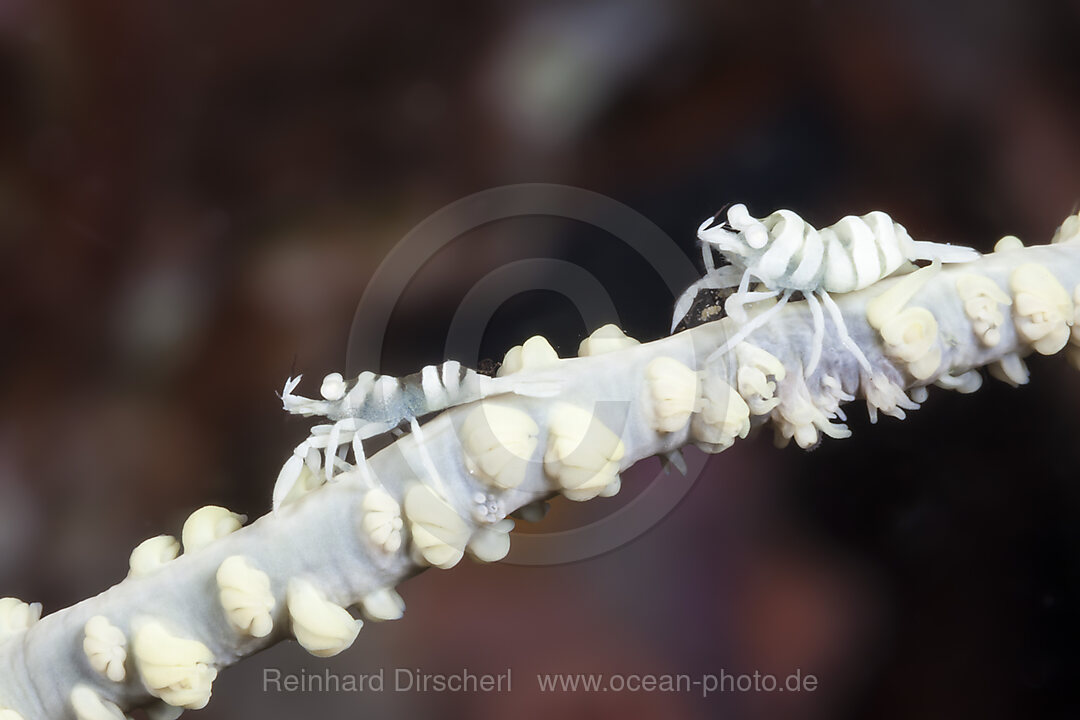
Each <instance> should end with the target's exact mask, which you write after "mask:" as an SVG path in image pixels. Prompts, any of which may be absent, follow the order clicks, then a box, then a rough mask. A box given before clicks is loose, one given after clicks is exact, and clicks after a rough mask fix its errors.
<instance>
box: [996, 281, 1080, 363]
mask: <svg viewBox="0 0 1080 720" xmlns="http://www.w3.org/2000/svg"><path fill="white" fill-rule="evenodd" d="M1009 286H1010V287H1011V288H1012V291H1013V296H1014V299H1013V314H1014V316H1015V320H1016V332H1017V334H1018V335H1019V336H1020V337H1021V338H1023V339H1024V340H1025V341H1027V342H1029V343H1031V346H1032V347H1033V348H1035V350H1036V352H1039V353H1041V354H1043V355H1053V354H1054V353H1056V352H1058V351H1059V350H1061V349H1062V348H1064V347H1065V345H1066V343H1068V342H1069V335H1070V329H1069V327H1070V326H1071V325H1072V324H1073V320H1074V318H1073V304H1072V300H1071V299H1070V298H1069V293H1068V291H1066V290H1065V288H1064V287H1062V285H1061V283H1060V282H1058V279H1057V278H1056V277H1054V274H1053V273H1051V272H1050V271H1049V270H1047V269H1046V268H1045V267H1043V266H1042V265H1039V264H1038V263H1026V264H1024V265H1021V266H1020V267H1018V268H1016V269H1015V270H1013V272H1012V275H1011V276H1010V277H1009Z"/></svg>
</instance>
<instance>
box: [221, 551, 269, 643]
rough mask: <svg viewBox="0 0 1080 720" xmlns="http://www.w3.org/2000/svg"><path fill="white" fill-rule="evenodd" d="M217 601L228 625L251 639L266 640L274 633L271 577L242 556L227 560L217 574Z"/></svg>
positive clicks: (233, 556)
mask: <svg viewBox="0 0 1080 720" xmlns="http://www.w3.org/2000/svg"><path fill="white" fill-rule="evenodd" d="M217 584H218V598H219V600H220V601H221V607H222V609H223V610H224V611H225V617H226V618H227V619H228V621H229V624H230V625H232V626H233V628H235V629H236V630H237V631H238V632H240V633H243V634H244V635H249V636H251V637H256V638H262V637H266V636H267V635H269V634H270V633H271V631H273V629H274V618H273V611H274V605H275V604H276V603H275V600H274V593H273V592H271V591H270V576H269V575H267V574H266V573H264V572H263V571H261V570H259V569H257V568H255V567H253V566H252V564H251V562H250V561H248V559H247V558H245V557H243V556H242V555H232V556H230V557H227V558H225V560H224V561H223V562H222V563H221V566H220V567H218V571H217Z"/></svg>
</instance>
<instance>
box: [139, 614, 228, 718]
mask: <svg viewBox="0 0 1080 720" xmlns="http://www.w3.org/2000/svg"><path fill="white" fill-rule="evenodd" d="M137 624H138V625H139V627H138V628H137V629H136V631H135V638H134V641H133V643H132V651H133V654H134V656H135V666H136V667H137V668H138V670H139V677H140V678H141V679H142V682H143V685H145V686H146V689H147V690H148V691H149V692H150V694H151V695H153V696H154V697H158V698H161V699H162V700H164V701H165V702H167V703H168V704H169V705H172V706H174V707H182V708H186V709H188V710H201V709H202V708H204V707H206V704H207V703H209V702H210V694H211V692H212V691H213V685H214V680H215V679H216V678H217V668H215V667H214V655H213V653H211V652H210V649H209V648H208V647H206V646H205V645H203V644H202V643H201V642H198V641H197V640H191V639H188V638H183V637H179V636H177V635H173V634H172V633H171V632H170V631H169V630H167V629H166V628H165V626H164V625H162V624H161V623H160V622H158V621H157V620H142V621H141V622H139V623H137Z"/></svg>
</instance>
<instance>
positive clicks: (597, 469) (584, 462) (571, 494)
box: [544, 402, 626, 501]
mask: <svg viewBox="0 0 1080 720" xmlns="http://www.w3.org/2000/svg"><path fill="white" fill-rule="evenodd" d="M625 452H626V448H625V447H624V446H623V443H622V440H621V439H620V438H619V436H618V435H616V434H615V433H613V432H612V431H611V430H610V429H609V428H608V427H607V426H606V425H604V423H602V422H601V421H600V419H599V418H597V417H595V416H594V415H593V414H592V413H591V412H589V411H588V410H586V409H584V408H582V407H579V406H577V405H572V404H570V403H564V402H559V403H556V404H555V405H554V406H553V407H552V409H551V413H550V414H549V416H548V444H547V451H546V452H545V453H544V472H545V473H547V475H548V477H550V478H552V479H553V480H555V481H556V483H558V486H559V488H560V489H561V490H562V494H563V495H564V496H565V497H566V498H567V499H569V500H577V501H581V500H590V499H592V498H594V497H596V496H597V495H600V494H601V493H602V492H603V491H604V490H606V489H607V488H609V487H611V486H613V485H614V484H615V483H616V482H617V481H618V477H619V461H620V460H622V458H623V455H624V454H625Z"/></svg>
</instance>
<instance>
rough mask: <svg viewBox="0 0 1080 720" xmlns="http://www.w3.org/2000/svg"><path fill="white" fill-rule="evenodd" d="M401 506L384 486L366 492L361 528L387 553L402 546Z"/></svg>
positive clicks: (394, 551)
mask: <svg viewBox="0 0 1080 720" xmlns="http://www.w3.org/2000/svg"><path fill="white" fill-rule="evenodd" d="M402 526H403V522H402V520H401V506H400V505H399V504H398V502H397V500H395V499H394V498H393V497H391V496H390V493H388V492H386V491H385V490H383V489H382V488H373V489H371V490H368V491H367V493H365V494H364V501H363V503H362V514H361V518H360V528H361V530H362V531H363V533H364V534H365V535H366V536H367V537H368V539H370V540H371V542H373V543H375V545H376V546H377V547H378V548H379V549H380V550H382V551H383V552H384V553H386V554H387V555H389V554H391V553H396V552H397V551H398V550H399V549H400V548H401V528H402Z"/></svg>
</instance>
